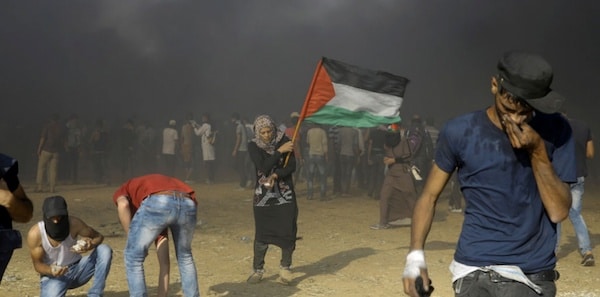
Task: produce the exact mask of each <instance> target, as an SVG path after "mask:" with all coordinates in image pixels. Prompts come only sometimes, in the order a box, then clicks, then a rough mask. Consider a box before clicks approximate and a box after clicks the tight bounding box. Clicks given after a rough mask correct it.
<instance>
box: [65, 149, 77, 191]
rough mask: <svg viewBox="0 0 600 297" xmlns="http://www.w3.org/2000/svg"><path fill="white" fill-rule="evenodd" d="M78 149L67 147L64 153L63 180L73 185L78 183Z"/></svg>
mask: <svg viewBox="0 0 600 297" xmlns="http://www.w3.org/2000/svg"><path fill="white" fill-rule="evenodd" d="M78 170H79V148H78V147H69V148H68V149H67V150H66V151H65V170H64V172H65V178H66V179H69V180H71V182H73V183H77V182H79V171H78Z"/></svg>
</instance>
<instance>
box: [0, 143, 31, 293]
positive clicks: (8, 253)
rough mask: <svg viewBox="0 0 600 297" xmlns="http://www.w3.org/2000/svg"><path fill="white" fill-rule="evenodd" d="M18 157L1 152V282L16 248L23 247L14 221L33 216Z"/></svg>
mask: <svg viewBox="0 0 600 297" xmlns="http://www.w3.org/2000/svg"><path fill="white" fill-rule="evenodd" d="M18 173H19V165H18V162H17V160H16V159H14V158H12V157H10V156H7V155H4V154H0V282H2V276H3V275H4V271H5V270H6V267H7V266H8V262H9V261H10V258H11V257H12V254H13V251H14V250H15V249H18V248H21V246H22V241H23V240H22V239H21V233H20V232H19V231H18V230H14V229H13V225H12V223H13V221H15V222H18V223H26V222H29V220H31V217H32V216H33V203H31V200H30V199H29V198H28V197H27V194H25V190H23V187H22V186H21V182H20V181H19V176H18Z"/></svg>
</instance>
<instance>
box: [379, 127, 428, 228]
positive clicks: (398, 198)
mask: <svg viewBox="0 0 600 297" xmlns="http://www.w3.org/2000/svg"><path fill="white" fill-rule="evenodd" d="M410 145H411V144H410V140H409V139H408V137H406V129H405V128H404V127H403V126H402V125H401V124H400V123H398V124H393V125H390V129H389V130H388V132H387V133H386V136H385V144H384V149H385V155H384V157H383V164H385V166H387V172H386V174H385V178H384V180H383V185H382V186H381V193H380V194H379V222H378V223H377V224H375V225H372V226H370V228H371V229H374V230H380V229H388V228H390V227H391V226H410V224H411V218H412V214H413V209H414V207H415V202H416V200H417V192H416V188H415V183H414V179H413V177H412V176H411V171H410V167H411V165H410V164H411V163H410V161H411V157H412V155H411V149H410Z"/></svg>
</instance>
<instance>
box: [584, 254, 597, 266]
mask: <svg viewBox="0 0 600 297" xmlns="http://www.w3.org/2000/svg"><path fill="white" fill-rule="evenodd" d="M595 264H596V262H595V261H594V255H592V252H587V253H585V254H584V255H583V259H582V260H581V265H583V266H594V265H595Z"/></svg>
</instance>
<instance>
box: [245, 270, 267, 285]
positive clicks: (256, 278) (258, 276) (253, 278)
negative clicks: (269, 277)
mask: <svg viewBox="0 0 600 297" xmlns="http://www.w3.org/2000/svg"><path fill="white" fill-rule="evenodd" d="M263 274H265V270H264V269H256V270H254V272H253V273H252V274H250V276H249V277H248V279H247V280H246V282H247V283H249V284H258V283H260V281H261V280H262V278H263Z"/></svg>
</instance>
